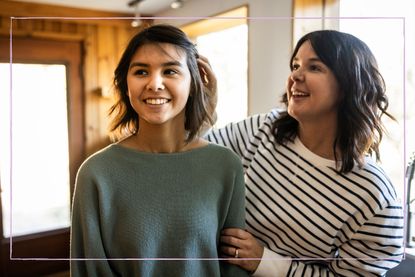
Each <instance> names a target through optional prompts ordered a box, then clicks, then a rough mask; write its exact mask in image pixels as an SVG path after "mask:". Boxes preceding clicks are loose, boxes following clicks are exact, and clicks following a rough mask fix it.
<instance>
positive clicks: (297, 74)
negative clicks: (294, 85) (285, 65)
mask: <svg viewBox="0 0 415 277" xmlns="http://www.w3.org/2000/svg"><path fill="white" fill-rule="evenodd" d="M290 77H291V80H293V81H294V82H300V81H303V80H304V74H303V70H302V69H301V68H298V69H296V70H293V71H292V72H291V76H290Z"/></svg>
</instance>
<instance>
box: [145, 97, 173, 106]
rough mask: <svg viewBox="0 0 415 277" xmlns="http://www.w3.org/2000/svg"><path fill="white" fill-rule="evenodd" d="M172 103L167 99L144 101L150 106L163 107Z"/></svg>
mask: <svg viewBox="0 0 415 277" xmlns="http://www.w3.org/2000/svg"><path fill="white" fill-rule="evenodd" d="M168 102H170V100H169V99H165V98H147V99H145V100H144V103H146V104H150V105H163V104H166V103H168Z"/></svg>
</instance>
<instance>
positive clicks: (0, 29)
mask: <svg viewBox="0 0 415 277" xmlns="http://www.w3.org/2000/svg"><path fill="white" fill-rule="evenodd" d="M11 16H14V17H23V16H30V17H45V16H48V17H58V18H54V19H45V18H33V19H19V18H17V19H14V20H13V37H34V38H43V39H49V40H63V41H80V42H82V43H83V47H84V51H85V53H84V54H85V55H84V57H83V79H84V88H83V89H84V100H85V103H84V105H85V111H84V113H85V128H86V130H85V135H86V137H85V143H86V153H85V155H86V156H88V155H89V154H91V153H93V152H95V151H96V150H97V149H99V148H100V147H101V146H102V145H103V142H105V143H107V142H108V138H107V125H108V118H107V111H108V109H109V107H110V106H111V104H112V98H111V97H108V95H109V94H110V91H111V88H112V79H113V71H114V69H115V67H116V65H117V63H118V59H119V57H120V56H121V53H122V51H123V50H124V48H125V46H126V43H127V42H128V40H129V39H130V37H131V35H132V34H133V33H134V32H135V31H136V30H135V29H133V28H132V27H131V26H130V20H125V19H120V20H106V19H104V17H126V16H131V15H129V14H125V13H112V12H102V11H93V10H86V9H77V8H69V7H62V6H53V5H43V4H34V3H28V2H18V1H9V0H1V1H0V34H1V35H5V36H9V31H10V17H11ZM59 17H62V18H59ZM64 17H65V18H64ZM68 17H95V18H100V17H103V19H96V20H95V19H90V20H86V19H77V20H75V19H68ZM149 22H151V21H149ZM103 96H104V97H103Z"/></svg>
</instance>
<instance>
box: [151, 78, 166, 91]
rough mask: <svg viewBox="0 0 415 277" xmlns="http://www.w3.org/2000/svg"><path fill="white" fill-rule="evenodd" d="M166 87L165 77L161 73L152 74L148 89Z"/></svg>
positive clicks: (156, 89) (158, 89)
mask: <svg viewBox="0 0 415 277" xmlns="http://www.w3.org/2000/svg"><path fill="white" fill-rule="evenodd" d="M164 88H165V86H164V80H163V77H162V76H160V75H159V74H154V75H152V76H150V78H149V80H148V83H147V85H146V89H147V90H152V91H154V92H156V91H160V90H163V89H164Z"/></svg>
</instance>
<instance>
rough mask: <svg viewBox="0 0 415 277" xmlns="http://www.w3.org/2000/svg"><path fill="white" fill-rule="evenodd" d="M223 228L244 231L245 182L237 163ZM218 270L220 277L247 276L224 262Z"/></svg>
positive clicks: (240, 167) (240, 269) (242, 271)
mask: <svg viewBox="0 0 415 277" xmlns="http://www.w3.org/2000/svg"><path fill="white" fill-rule="evenodd" d="M223 227H224V228H241V229H245V182H244V177H243V170H242V166H241V165H240V162H239V161H238V167H237V171H236V175H235V179H234V184H233V190H232V196H231V199H230V202H229V208H228V212H227V215H226V219H225V223H224V225H223ZM220 270H221V276H235V277H239V276H248V273H247V272H246V271H245V270H243V269H242V268H240V267H238V266H236V265H231V264H229V263H227V262H225V261H221V262H220Z"/></svg>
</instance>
